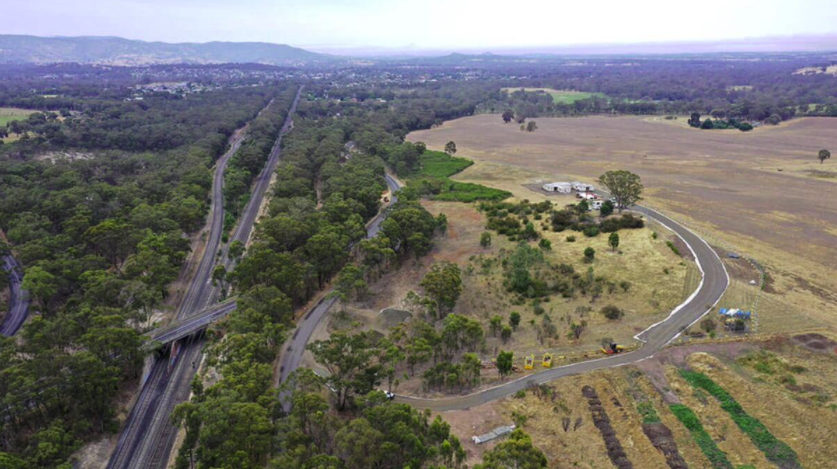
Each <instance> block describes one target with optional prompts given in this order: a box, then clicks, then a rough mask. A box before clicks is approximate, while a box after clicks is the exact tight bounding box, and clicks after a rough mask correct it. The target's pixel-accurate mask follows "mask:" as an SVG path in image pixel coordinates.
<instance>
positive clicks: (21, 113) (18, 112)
mask: <svg viewBox="0 0 837 469" xmlns="http://www.w3.org/2000/svg"><path fill="white" fill-rule="evenodd" d="M36 112H38V111H33V110H31V109H19V108H13V107H0V126H5V125H6V124H8V123H9V122H11V121H18V120H22V119H26V118H27V117H28V116H29V115H30V114H34V113H36Z"/></svg>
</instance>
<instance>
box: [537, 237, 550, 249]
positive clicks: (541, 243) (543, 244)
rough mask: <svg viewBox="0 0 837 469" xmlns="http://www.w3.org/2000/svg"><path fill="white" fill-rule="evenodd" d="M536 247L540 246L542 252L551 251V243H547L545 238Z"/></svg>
mask: <svg viewBox="0 0 837 469" xmlns="http://www.w3.org/2000/svg"><path fill="white" fill-rule="evenodd" d="M538 246H540V248H541V249H543V250H544V251H551V250H552V242H551V241H549V240H548V239H546V238H544V239H542V240H541V242H540V243H538Z"/></svg>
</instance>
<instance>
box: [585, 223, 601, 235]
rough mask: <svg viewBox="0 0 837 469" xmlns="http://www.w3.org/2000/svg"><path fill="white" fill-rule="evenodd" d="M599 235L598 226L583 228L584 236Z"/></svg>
mask: <svg viewBox="0 0 837 469" xmlns="http://www.w3.org/2000/svg"><path fill="white" fill-rule="evenodd" d="M598 235H599V227H598V226H588V227H586V228H584V236H587V237H588V238H594V237H596V236H598Z"/></svg>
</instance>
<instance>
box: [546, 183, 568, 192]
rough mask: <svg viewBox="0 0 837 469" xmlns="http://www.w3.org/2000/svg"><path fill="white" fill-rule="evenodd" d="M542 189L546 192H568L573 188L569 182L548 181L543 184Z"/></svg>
mask: <svg viewBox="0 0 837 469" xmlns="http://www.w3.org/2000/svg"><path fill="white" fill-rule="evenodd" d="M543 190H545V191H547V192H559V193H561V194H569V193H570V192H572V190H573V185H572V183H569V182H548V183H546V184H544V185H543Z"/></svg>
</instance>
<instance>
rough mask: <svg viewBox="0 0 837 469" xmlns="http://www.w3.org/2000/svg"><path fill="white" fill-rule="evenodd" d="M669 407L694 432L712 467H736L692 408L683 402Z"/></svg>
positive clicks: (693, 436)
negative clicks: (704, 427) (707, 431)
mask: <svg viewBox="0 0 837 469" xmlns="http://www.w3.org/2000/svg"><path fill="white" fill-rule="evenodd" d="M669 409H671V412H672V413H673V414H674V416H675V417H677V419H678V420H680V422H681V423H682V424H683V426H684V427H686V429H687V430H689V433H691V434H692V438H694V440H695V443H697V445H698V447H699V448H700V450H701V451H702V452H703V454H704V455H705V456H706V458H707V459H709V462H711V463H712V467H714V468H716V469H734V468H733V466H732V463H731V462H729V459H727V455H726V454H725V453H724V452H723V451H721V449H720V448H718V445H716V444H715V440H713V439H712V437H711V436H709V434H708V433H706V430H704V429H703V425H702V424H701V423H700V419H698V417H697V415H695V413H694V412H692V409H690V408H689V407H687V406H685V405H683V404H672V405H670V406H669Z"/></svg>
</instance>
